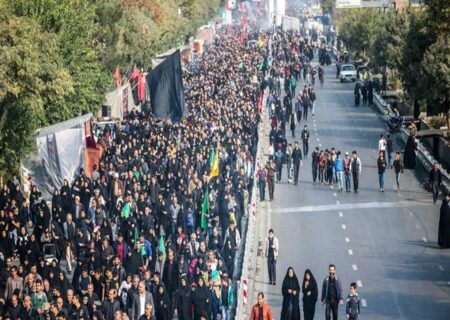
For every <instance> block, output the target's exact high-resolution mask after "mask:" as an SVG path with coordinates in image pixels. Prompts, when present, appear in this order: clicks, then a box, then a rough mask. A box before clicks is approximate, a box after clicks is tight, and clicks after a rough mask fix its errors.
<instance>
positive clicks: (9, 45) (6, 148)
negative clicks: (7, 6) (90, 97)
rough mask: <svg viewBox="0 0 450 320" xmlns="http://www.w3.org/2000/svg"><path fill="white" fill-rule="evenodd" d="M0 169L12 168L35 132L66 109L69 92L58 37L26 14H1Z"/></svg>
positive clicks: (25, 150) (31, 140) (28, 149)
mask: <svg viewBox="0 0 450 320" xmlns="http://www.w3.org/2000/svg"><path fill="white" fill-rule="evenodd" d="M0 47H1V50H0V61H2V67H1V68H0V110H1V112H0V150H2V152H1V153H0V168H2V171H3V172H10V171H12V170H14V169H15V168H16V167H17V165H18V164H19V163H20V159H21V157H23V156H24V155H25V154H26V153H27V152H29V151H30V150H31V149H32V148H33V146H34V144H35V140H34V131H35V130H36V129H37V128H38V127H39V126H42V125H46V124H48V123H49V121H53V120H59V119H57V118H56V119H55V117H56V116H55V114H60V110H65V109H66V108H67V106H66V104H65V99H66V98H67V97H68V96H69V95H71V94H72V93H73V92H74V88H73V81H72V78H71V76H70V74H69V72H68V71H67V70H66V69H65V68H64V61H63V58H62V56H61V55H60V53H59V48H58V44H57V37H55V36H54V35H53V34H49V33H47V32H44V31H43V30H41V28H40V26H39V25H38V24H37V23H36V22H34V21H33V20H32V19H29V18H22V17H6V16H5V15H2V16H0Z"/></svg>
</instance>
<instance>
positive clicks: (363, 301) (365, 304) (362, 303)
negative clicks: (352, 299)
mask: <svg viewBox="0 0 450 320" xmlns="http://www.w3.org/2000/svg"><path fill="white" fill-rule="evenodd" d="M361 305H362V306H363V307H364V308H366V307H367V301H366V299H361Z"/></svg>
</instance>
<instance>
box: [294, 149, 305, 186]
mask: <svg viewBox="0 0 450 320" xmlns="http://www.w3.org/2000/svg"><path fill="white" fill-rule="evenodd" d="M302 159H303V157H302V151H301V150H300V148H299V146H298V141H295V144H294V150H292V164H293V165H294V184H295V185H297V184H298V173H299V170H300V166H301V164H302Z"/></svg>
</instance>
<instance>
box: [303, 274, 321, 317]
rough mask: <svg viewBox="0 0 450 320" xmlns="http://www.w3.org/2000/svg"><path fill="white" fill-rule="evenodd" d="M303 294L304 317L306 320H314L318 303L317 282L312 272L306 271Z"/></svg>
mask: <svg viewBox="0 0 450 320" xmlns="http://www.w3.org/2000/svg"><path fill="white" fill-rule="evenodd" d="M302 292H303V316H304V318H305V320H313V319H314V314H315V312H316V302H317V295H318V293H319V292H318V290H317V282H316V279H314V276H313V274H312V272H311V270H309V269H306V271H305V275H304V276H303V283H302Z"/></svg>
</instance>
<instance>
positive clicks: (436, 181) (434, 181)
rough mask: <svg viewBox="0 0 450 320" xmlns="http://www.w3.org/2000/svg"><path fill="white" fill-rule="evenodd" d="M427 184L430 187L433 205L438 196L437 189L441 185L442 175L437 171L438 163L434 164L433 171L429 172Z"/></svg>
mask: <svg viewBox="0 0 450 320" xmlns="http://www.w3.org/2000/svg"><path fill="white" fill-rule="evenodd" d="M428 183H429V185H430V189H431V192H432V193H433V203H436V201H437V198H438V195H439V189H440V187H441V184H442V174H441V170H439V163H437V162H435V163H434V166H433V169H431V170H430V174H429V177H428Z"/></svg>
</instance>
